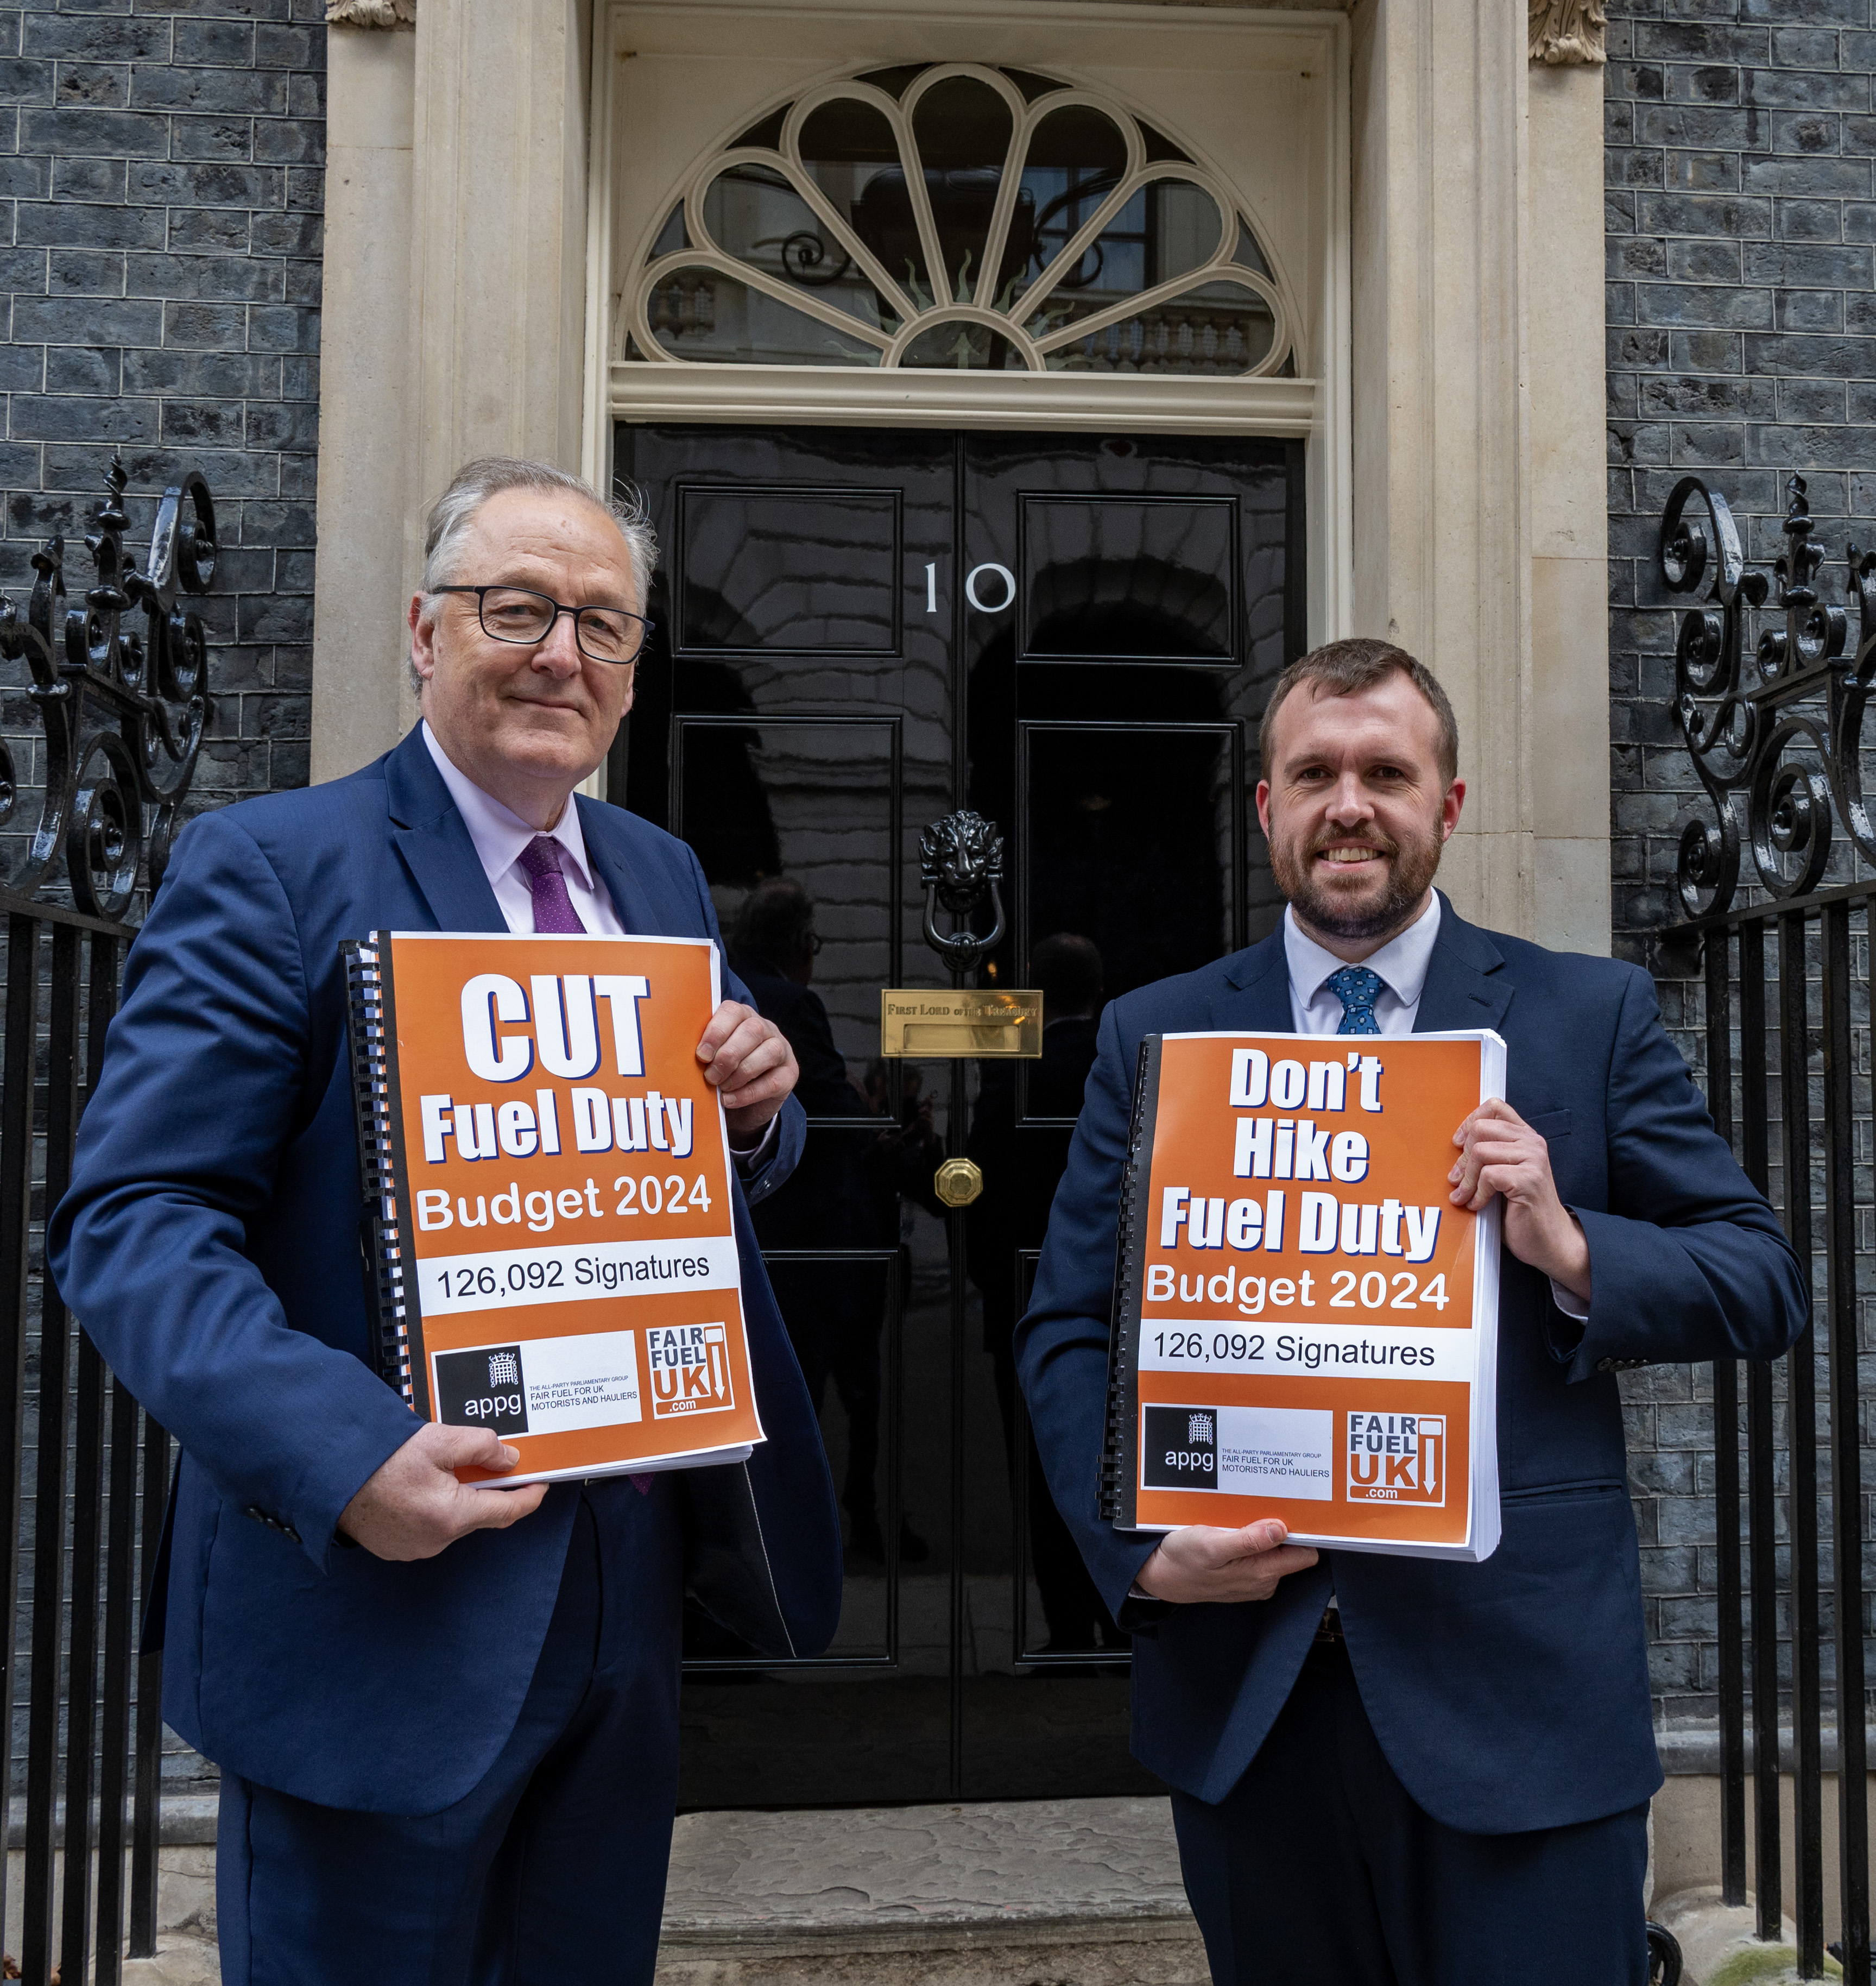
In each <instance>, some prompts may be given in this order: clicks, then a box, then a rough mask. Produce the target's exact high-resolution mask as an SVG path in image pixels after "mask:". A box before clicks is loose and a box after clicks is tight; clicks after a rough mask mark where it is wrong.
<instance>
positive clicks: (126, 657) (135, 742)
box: [0, 455, 215, 917]
mask: <svg viewBox="0 0 1876 1986" xmlns="http://www.w3.org/2000/svg"><path fill="white" fill-rule="evenodd" d="M128 483H129V476H128V474H127V473H126V470H125V468H124V464H123V457H122V456H121V455H113V457H112V459H111V465H110V467H109V470H107V472H106V476H105V490H106V495H105V499H104V501H103V503H101V504H100V505H99V507H98V512H97V515H96V518H95V519H94V520H92V530H90V531H89V532H88V533H87V534H86V537H85V547H86V550H87V551H88V552H89V554H91V559H92V567H93V571H94V574H95V582H96V583H95V584H92V586H90V587H88V588H87V589H86V593H85V595H84V604H82V606H78V607H72V606H68V605H67V604H66V601H67V595H66V573H65V549H66V548H65V540H64V538H63V537H54V538H53V539H52V540H51V541H50V542H49V544H48V545H47V546H46V547H45V550H44V551H42V552H35V554H33V558H32V567H33V571H34V572H35V574H36V575H37V577H35V580H34V581H33V587H32V597H31V599H30V600H29V602H28V603H27V607H26V611H25V615H24V617H23V618H22V615H21V614H20V611H19V610H18V608H17V607H16V606H15V604H14V603H13V602H12V601H11V600H9V599H8V598H7V597H6V596H5V594H0V656H4V657H5V658H6V659H7V660H8V661H19V660H21V659H22V658H24V660H25V663H26V665H27V667H28V668H29V671H30V672H31V677H32V680H31V681H30V682H29V683H28V685H26V695H27V696H28V698H30V699H31V701H32V704H33V706H34V708H35V709H36V711H37V712H38V714H39V722H40V724H41V725H42V727H43V729H44V732H45V742H44V751H45V784H44V797H43V799H42V803H41V806H40V810H39V821H38V823H36V825H35V826H34V828H33V830H32V836H31V838H30V840H29V841H28V842H27V843H26V845H25V847H24V848H23V849H22V850H21V851H20V853H18V856H17V857H15V860H13V862H12V864H11V866H10V867H8V869H7V870H6V871H5V874H4V875H0V888H4V889H6V890H10V891H12V892H14V893H15V894H18V895H21V896H26V895H29V894H31V893H32V891H33V890H36V889H38V888H39V887H42V885H43V884H45V883H47V882H49V881H50V880H52V877H53V875H54V874H55V870H56V869H57V867H58V864H59V859H60V857H61V856H63V858H64V861H65V866H66V876H67V879H68V880H69V882H70V884H71V887H72V899H73V900H74V902H76V904H77V906H78V907H79V909H80V910H81V911H86V912H88V913H89V914H91V915H92V916H94V917H121V916H122V915H123V913H124V911H126V909H127V908H128V907H129V903H130V898H131V894H132V893H133V890H135V889H136V880H137V870H138V867H139V864H140V862H141V861H142V860H143V857H144V854H145V850H146V840H147V848H148V877H149V882H150V887H151V888H152V889H154V888H155V887H156V885H157V884H158V883H159V882H160V881H161V880H162V878H163V867H164V864H165V863H166V862H167V860H168V859H169V852H170V840H171V837H172V836H173V834H174V833H175V830H176V823H177V813H178V810H179V809H180V806H181V804H182V800H183V795H184V794H185V793H187V791H188V790H189V786H190V781H191V780H192V779H193V777H194V776H195V767H196V759H197V754H198V753H199V752H200V749H201V745H202V734H203V728H204V726H205V725H207V721H208V715H209V707H210V706H209V698H208V694H207V687H206V684H205V682H204V680H203V678H204V675H205V673H206V667H205V665H206V663H207V654H208V644H207V637H206V635H204V633H203V627H202V623H201V621H200V618H199V617H198V616H197V614H195V612H194V611H193V610H192V609H190V608H188V607H187V606H186V605H184V604H183V597H182V596H183V595H185V594H203V593H206V592H207V591H208V589H209V586H210V582H211V581H212V580H213V577H214V571H215V505H214V500H213V498H212V497H211V496H210V494H209V489H208V485H207V483H205V482H204V481H203V479H202V477H201V476H200V475H198V474H197V473H196V472H195V471H193V470H191V471H190V473H188V474H187V476H184V477H183V480H182V481H181V482H180V483H177V484H175V485H173V486H171V487H170V489H169V490H166V492H165V493H164V495H163V502H162V503H161V504H160V506H159V507H158V510H157V512H156V530H154V532H153V534H152V535H151V539H150V562H149V566H148V569H147V570H146V571H142V572H140V571H138V570H137V568H136V566H135V565H133V564H129V562H128V561H127V560H126V557H125V553H124V532H125V530H126V527H127V526H128V524H129V518H128V517H127V516H126V513H125V511H124V508H123V494H124V490H125V489H126V486H127V485H128ZM126 611H141V613H142V614H143V629H142V631H135V630H132V631H126V630H125V629H124V627H123V619H124V616H125V614H126ZM61 651H62V653H61ZM19 793H20V781H19V779H18V774H17V772H16V770H15V765H14V761H13V755H12V751H11V749H9V748H8V745H7V743H6V742H5V739H0V830H5V828H6V826H8V823H9V822H10V820H11V818H12V814H13V813H14V810H15V808H16V807H17V806H18V803H19ZM146 808H152V809H153V810H154V815H153V820H152V821H151V823H150V826H149V830H148V833H147V836H146V825H145V818H144V810H145V809H146Z"/></svg>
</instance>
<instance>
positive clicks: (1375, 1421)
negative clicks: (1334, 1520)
mask: <svg viewBox="0 0 1876 1986" xmlns="http://www.w3.org/2000/svg"><path fill="white" fill-rule="evenodd" d="M1345 1422H1346V1433H1345V1435H1344V1437H1343V1452H1344V1454H1345V1455H1346V1457H1347V1467H1346V1483H1345V1484H1344V1488H1345V1491H1346V1495H1347V1497H1348V1500H1349V1501H1350V1503H1418V1504H1422V1505H1425V1504H1433V1505H1435V1506H1438V1505H1443V1504H1444V1503H1445V1501H1446V1416H1445V1415H1444V1414H1370V1413H1360V1412H1350V1413H1349V1414H1348V1415H1346V1416H1345Z"/></svg>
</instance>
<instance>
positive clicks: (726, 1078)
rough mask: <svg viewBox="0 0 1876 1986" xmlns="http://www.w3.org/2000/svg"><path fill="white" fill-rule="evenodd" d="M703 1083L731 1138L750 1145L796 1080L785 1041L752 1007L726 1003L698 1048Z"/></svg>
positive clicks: (791, 1052)
mask: <svg viewBox="0 0 1876 1986" xmlns="http://www.w3.org/2000/svg"><path fill="white" fill-rule="evenodd" d="M697 1059H698V1061H699V1062H701V1063H702V1064H703V1065H704V1081H705V1082H708V1083H711V1084H712V1085H714V1087H715V1088H716V1089H718V1090H719V1091H720V1092H721V1094H722V1097H723V1109H724V1114H725V1116H727V1117H728V1119H729V1126H730V1135H731V1137H733V1138H736V1139H752V1138H754V1137H755V1136H757V1134H758V1133H760V1132H761V1130H762V1129H764V1127H765V1126H766V1125H767V1124H768V1120H769V1119H770V1118H772V1116H775V1112H777V1111H778V1110H779V1109H781V1108H782V1105H783V1104H785V1102H787V1101H788V1096H789V1093H790V1092H791V1091H792V1090H793V1089H794V1087H795V1082H796V1081H797V1079H798V1078H799V1076H800V1075H801V1071H800V1069H799V1068H798V1067H797V1066H796V1064H795V1051H794V1050H793V1049H792V1048H790V1047H789V1046H788V1036H787V1035H785V1034H784V1033H783V1032H782V1030H781V1029H780V1028H778V1027H777V1026H776V1025H775V1022H773V1021H765V1020H764V1019H763V1018H762V1017H761V1015H760V1014H758V1012H756V1011H755V1008H753V1007H745V1006H744V1005H742V1003H741V1001H737V1000H725V1001H724V1002H723V1004H722V1005H721V1006H720V1007H719V1008H718V1009H717V1011H716V1012H714V1014H712V1015H711V1017H710V1025H709V1026H708V1027H707V1028H705V1029H704V1038H703V1039H702V1040H701V1042H698V1045H697Z"/></svg>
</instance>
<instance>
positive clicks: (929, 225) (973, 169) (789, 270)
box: [624, 63, 1295, 375]
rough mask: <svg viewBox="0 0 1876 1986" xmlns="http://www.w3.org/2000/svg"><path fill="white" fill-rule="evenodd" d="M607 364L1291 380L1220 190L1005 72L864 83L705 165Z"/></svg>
mask: <svg viewBox="0 0 1876 1986" xmlns="http://www.w3.org/2000/svg"><path fill="white" fill-rule="evenodd" d="M626 305H627V308H626V313H625V350H624V355H625V357H626V358H628V359H637V360H644V361H651V362H671V361H673V360H676V361H678V362H691V363H702V364H706V365H709V364H715V365H738V364H740V365H881V366H916V367H944V368H952V367H962V368H965V369H974V370H979V371H983V370H989V371H993V372H1128V373H1200V374H1209V375H1243V374H1269V373H1276V372H1283V373H1293V372H1294V371H1295V366H1294V365H1293V362H1292V360H1291V355H1290V353H1291V345H1292V341H1293V336H1294V331H1293V324H1294V318H1293V315H1292V313H1291V312H1290V311H1289V309H1288V308H1287V307H1286V304H1285V301H1284V300H1283V295H1282V292H1281V290H1280V288H1279V284H1278V283H1277V281H1276V278H1275V277H1274V276H1273V273H1272V270H1271V266H1270V264H1269V261H1268V259H1267V258H1266V256H1265V254H1263V252H1262V250H1261V248H1260V247H1259V245H1258V242H1257V239H1256V235H1255V234H1253V233H1252V229H1251V227H1250V224H1249V222H1248V221H1247V220H1246V219H1245V217H1243V215H1242V214H1241V213H1240V212H1239V210H1238V208H1237V207H1236V204H1235V202H1234V200H1232V196H1231V194H1230V193H1229V190H1227V189H1226V188H1225V187H1224V186H1223V185H1222V183H1220V182H1219V180H1218V179H1217V177H1215V175H1214V174H1212V173H1209V172H1208V171H1207V170H1205V169H1204V168H1203V167H1201V166H1199V164H1197V163H1195V162H1194V161H1193V160H1191V159H1189V158H1188V157H1186V155H1185V153H1183V152H1182V151H1181V150H1179V149H1178V146H1175V145H1174V144H1173V143H1172V142H1171V141H1170V140H1168V139H1167V138H1165V137H1164V136H1162V135H1161V134H1160V133H1158V132H1157V131H1155V130H1154V129H1153V128H1152V127H1151V126H1150V125H1148V124H1146V123H1143V122H1142V121H1141V119H1138V118H1137V117H1135V116H1133V115H1131V113H1129V112H1128V111H1127V110H1125V109H1122V108H1121V106H1119V105H1118V104H1116V103H1113V102H1111V101H1110V100H1109V99H1106V98H1104V97H1103V96H1098V95H1097V94H1096V93H1093V92H1091V91H1088V90H1085V89H1074V88H1071V87H1068V86H1064V85H1063V84H1061V83H1059V82H1054V81H1051V79H1049V78H1047V77H1046V76H1035V75H1032V74H1030V73H1028V72H1025V71H1024V70H1020V69H987V68H980V67H977V66H974V65H969V64H960V63H944V64H926V65H923V66H912V67H909V68H905V69H876V70H874V71H872V72H871V73H869V74H868V75H866V76H858V77H856V78H854V79H851V80H849V81H847V82H836V83H833V84H830V85H827V86H823V87H822V88H821V89H817V90H815V91H812V92H811V93H809V95H807V96H803V97H802V98H800V99H798V100H797V101H796V102H795V103H790V104H786V105H784V106H782V108H781V109H777V110H775V111H774V112H772V113H771V114H770V115H769V116H767V117H765V118H764V119H762V120H761V123H758V124H756V125H755V126H753V127H752V128H751V130H748V131H745V133H743V134H742V136H741V137H740V138H739V139H738V140H737V141H736V143H735V144H734V145H732V146H730V147H729V149H728V150H726V151H724V152H721V153H718V154H717V155H716V156H714V157H712V158H711V159H709V160H707V161H705V163H704V165H703V166H702V167H701V168H700V169H699V170H698V171H697V172H696V173H694V175H693V177H692V179H691V183H690V185H689V187H688V188H687V189H686V191H685V194H684V198H683V200H681V201H680V202H679V203H678V204H677V206H676V207H674V208H673V209H672V210H671V214H670V215H669V217H667V220H665V223H664V227H663V228H662V229H661V231H660V233H659V234H658V236H657V240H656V241H655V242H654V244H652V247H651V251H650V254H648V256H647V258H646V260H645V261H644V264H643V266H642V267H641V268H640V270H639V271H638V272H637V278H636V280H635V281H634V283H633V284H632V285H631V286H630V288H629V290H628V291H627V298H626Z"/></svg>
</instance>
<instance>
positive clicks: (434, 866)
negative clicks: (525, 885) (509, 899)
mask: <svg viewBox="0 0 1876 1986" xmlns="http://www.w3.org/2000/svg"><path fill="white" fill-rule="evenodd" d="M385 796H386V799H388V803H389V805H390V809H391V845H392V847H394V848H395V850H397V852H398V855H399V856H400V857H402V860H403V863H404V866H405V868H406V869H408V870H409V872H410V876H411V880H412V882H413V883H415V885H416V886H417V890H418V892H419V894H420V895H421V896H422V898H423V900H424V902H425V904H427V905H428V906H429V912H430V914H431V916H432V917H434V918H435V920H436V928H437V929H438V930H439V931H506V930H507V928H508V920H507V919H506V917H503V915H502V907H501V906H500V904H498V903H497V902H496V900H495V892H494V891H493V890H492V889H490V888H489V879H488V877H486V875H485V874H483V873H482V861H481V858H480V857H479V856H478V855H477V854H476V844H475V843H474V841H473V840H471V839H470V836H469V823H467V822H466V821H465V820H463V818H462V815H461V814H459V813H458V812H457V811H456V802H455V801H454V800H452V799H451V798H450V797H449V788H448V787H447V786H445V785H444V784H443V781H442V775H441V774H440V773H439V772H438V771H437V769H436V767H435V765H434V764H432V762H431V759H430V752H429V746H426V745H425V743H424V742H423V739H422V736H421V735H419V732H418V731H417V730H415V729H413V730H412V732H410V733H409V735H408V736H407V737H406V738H405V739H404V742H402V744H401V745H399V746H398V748H397V749H396V750H395V752H392V755H391V757H390V760H389V762H388V763H387V764H386V766H385Z"/></svg>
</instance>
